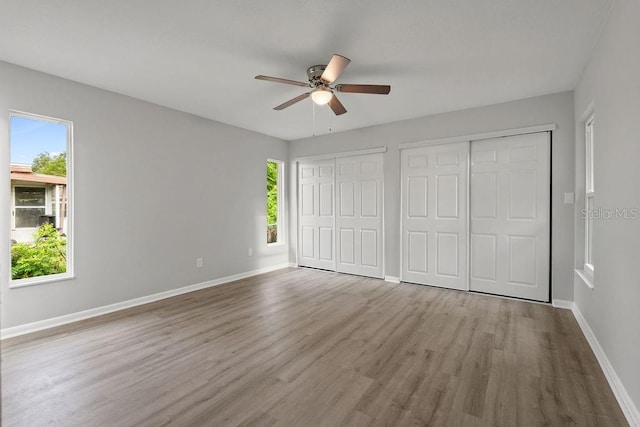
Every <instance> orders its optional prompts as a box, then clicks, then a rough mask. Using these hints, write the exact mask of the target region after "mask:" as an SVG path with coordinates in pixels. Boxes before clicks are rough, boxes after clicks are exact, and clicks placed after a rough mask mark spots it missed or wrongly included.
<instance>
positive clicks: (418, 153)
mask: <svg viewBox="0 0 640 427" xmlns="http://www.w3.org/2000/svg"><path fill="white" fill-rule="evenodd" d="M468 158H469V143H468V142H461V143H454V144H443V145H433V146H428V147H421V148H412V149H405V150H402V165H401V166H402V172H401V175H402V189H401V191H402V277H401V279H402V280H403V281H405V282H413V283H419V284H425V285H433V286H440V287H445V288H452V289H463V290H466V289H468V274H467V199H468V189H467V183H468Z"/></svg>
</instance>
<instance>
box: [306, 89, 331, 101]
mask: <svg viewBox="0 0 640 427" xmlns="http://www.w3.org/2000/svg"><path fill="white" fill-rule="evenodd" d="M331 98H333V93H332V92H331V91H330V90H327V89H324V88H317V89H316V90H314V91H313V92H311V99H312V100H313V102H315V103H316V104H318V105H326V104H328V103H329V101H331Z"/></svg>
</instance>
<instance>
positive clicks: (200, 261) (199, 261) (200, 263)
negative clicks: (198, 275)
mask: <svg viewBox="0 0 640 427" xmlns="http://www.w3.org/2000/svg"><path fill="white" fill-rule="evenodd" d="M196 267H197V268H201V267H202V258H196Z"/></svg>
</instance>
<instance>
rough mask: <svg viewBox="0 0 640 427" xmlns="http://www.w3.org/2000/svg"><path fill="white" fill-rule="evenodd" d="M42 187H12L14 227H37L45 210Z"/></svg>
mask: <svg viewBox="0 0 640 427" xmlns="http://www.w3.org/2000/svg"><path fill="white" fill-rule="evenodd" d="M45 199H46V189H45V188H44V187H14V215H15V228H34V227H38V225H39V224H38V221H39V218H40V217H41V216H43V215H44V214H45V210H46V203H45Z"/></svg>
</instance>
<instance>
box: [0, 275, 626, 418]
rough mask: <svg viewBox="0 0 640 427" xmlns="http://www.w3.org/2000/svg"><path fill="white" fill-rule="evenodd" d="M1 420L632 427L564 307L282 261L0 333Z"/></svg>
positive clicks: (569, 313)
mask: <svg viewBox="0 0 640 427" xmlns="http://www.w3.org/2000/svg"><path fill="white" fill-rule="evenodd" d="M2 411H3V413H2V424H3V425H6V426H29V427H33V426H43V425H57V426H94V425H95V426H162V425H175V426H209V425H210V426H227V425H229V426H235V425H242V426H250V425H251V426H254V425H255V426H271V425H277V426H315V425H326V426H342V425H350V426H351V425H353V426H355V425H363V426H368V425H397V426H409V425H434V426H439V425H451V426H479V425H483V426H494V425H495V426H515V425H519V426H538V425H553V426H555V425H579V426H590V425H593V426H596V425H602V426H617V425H626V422H625V420H624V417H623V414H622V412H621V411H620V408H619V407H618V405H617V403H616V400H615V398H614V396H613V394H612V392H611V390H610V388H609V386H608V385H607V382H606V380H605V378H604V375H603V373H602V371H601V370H600V368H599V366H598V364H597V361H596V359H595V357H594V355H593V353H592V352H591V350H590V348H589V345H588V343H587V342H586V340H585V338H584V336H583V335H582V333H581V332H580V329H579V327H578V325H577V323H576V322H575V320H574V319H573V317H572V314H571V312H570V311H568V310H560V309H554V308H552V307H549V306H545V305H540V304H533V303H527V302H520V301H513V300H507V299H501V298H494V297H489V296H483V295H474V294H468V293H464V292H458V291H449V290H442V289H437V288H431V287H424V286H417V285H410V284H392V283H387V282H384V281H381V280H375V279H366V278H361V277H355V276H348V275H340V274H336V273H329V272H320V271H314V270H307V269H289V270H280V271H277V272H273V273H269V274H266V275H262V276H256V277H253V278H250V279H246V280H241V281H238V282H234V283H230V284H226V285H222V286H218V287H214V288H209V289H205V290H202V291H198V292H193V293H190V294H185V295H182V296H178V297H174V298H171V299H167V300H163V301H159V302H156V303H152V304H148V305H145V306H141V307H137V308H134V309H129V310H126V311H122V312H118V313H114V314H111V315H107V316H102V317H100V318H95V319H90V320H86V321H82V322H78V323H75V324H72V325H67V326H63V327H59V328H56V329H53V330H49V331H46V332H41V333H36V334H31V335H30V336H23V337H19V338H14V339H9V340H5V341H4V342H2Z"/></svg>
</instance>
